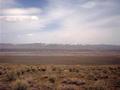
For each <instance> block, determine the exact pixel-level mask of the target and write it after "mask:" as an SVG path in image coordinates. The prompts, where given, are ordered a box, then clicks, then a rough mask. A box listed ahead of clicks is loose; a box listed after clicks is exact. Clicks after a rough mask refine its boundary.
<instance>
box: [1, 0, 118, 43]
mask: <svg viewBox="0 0 120 90" xmlns="http://www.w3.org/2000/svg"><path fill="white" fill-rule="evenodd" d="M0 43H14V44H19V43H48V44H112V45H120V0H0Z"/></svg>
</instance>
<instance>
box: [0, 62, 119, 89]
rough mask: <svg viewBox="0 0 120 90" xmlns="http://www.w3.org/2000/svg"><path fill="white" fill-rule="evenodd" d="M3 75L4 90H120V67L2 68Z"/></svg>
mask: <svg viewBox="0 0 120 90" xmlns="http://www.w3.org/2000/svg"><path fill="white" fill-rule="evenodd" d="M0 73H1V74H0V86H3V87H2V89H3V90H4V89H5V90H109V89H110V88H112V89H111V90H116V89H118V90H119V89H120V66H119V65H25V64H19V65H18V64H0ZM0 89H1V88H0Z"/></svg>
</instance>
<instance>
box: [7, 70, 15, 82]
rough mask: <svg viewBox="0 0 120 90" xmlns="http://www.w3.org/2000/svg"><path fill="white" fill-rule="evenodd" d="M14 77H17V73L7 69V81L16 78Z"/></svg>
mask: <svg viewBox="0 0 120 90" xmlns="http://www.w3.org/2000/svg"><path fill="white" fill-rule="evenodd" d="M16 78H17V74H16V72H15V71H8V72H7V79H8V80H9V81H12V80H16Z"/></svg>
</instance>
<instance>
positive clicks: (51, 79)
mask: <svg viewBox="0 0 120 90" xmlns="http://www.w3.org/2000/svg"><path fill="white" fill-rule="evenodd" d="M56 80H57V78H56V77H55V76H52V77H50V78H49V81H50V82H51V83H55V82H56Z"/></svg>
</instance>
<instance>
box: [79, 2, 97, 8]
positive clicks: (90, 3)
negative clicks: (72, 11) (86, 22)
mask: <svg viewBox="0 0 120 90" xmlns="http://www.w3.org/2000/svg"><path fill="white" fill-rule="evenodd" d="M80 6H81V7H82V8H93V7H95V6H96V2H95V1H88V2H86V3H85V4H82V5H80Z"/></svg>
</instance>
